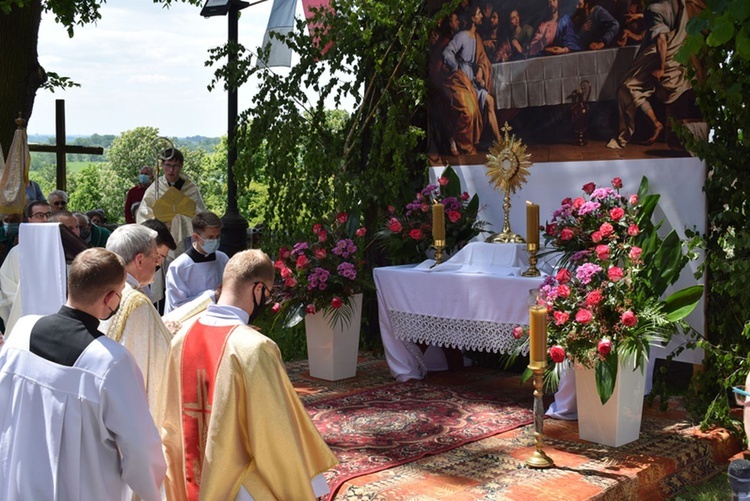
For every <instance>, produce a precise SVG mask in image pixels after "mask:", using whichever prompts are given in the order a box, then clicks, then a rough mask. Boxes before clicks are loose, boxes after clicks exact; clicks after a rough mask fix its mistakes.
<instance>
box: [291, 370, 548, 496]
mask: <svg viewBox="0 0 750 501" xmlns="http://www.w3.org/2000/svg"><path fill="white" fill-rule="evenodd" d="M391 381H392V380H391ZM476 383H477V380H476V378H475V377H471V375H469V374H467V375H463V376H460V377H457V378H456V380H454V381H452V382H451V383H449V384H446V382H445V381H442V382H440V383H438V384H436V383H435V382H432V381H430V380H426V381H409V382H406V383H393V382H391V383H390V384H388V385H386V386H378V387H375V388H370V389H366V390H364V391H359V392H355V393H350V394H348V395H344V396H340V397H333V398H327V399H320V400H316V401H315V402H309V403H306V404H305V408H306V409H307V412H308V414H309V415H310V417H311V418H312V420H313V422H314V423H315V426H316V427H317V428H318V430H319V431H320V433H321V435H322V436H323V438H324V439H325V441H326V442H327V443H328V445H329V446H330V447H331V450H332V451H333V453H334V454H335V455H336V457H337V458H338V460H339V464H338V465H337V466H336V467H334V468H333V469H332V470H330V471H329V472H327V473H326V478H327V480H328V483H329V486H330V487H331V499H332V498H333V496H335V493H336V490H337V489H338V488H339V486H340V485H341V484H342V483H344V482H346V481H347V480H350V479H352V478H355V477H358V476H361V475H365V474H370V473H374V472H377V471H380V470H385V469H388V468H393V467H396V466H399V465H402V464H405V463H408V462H411V461H415V460H417V459H420V458H423V457H425V456H429V455H433V454H440V453H444V452H446V451H449V450H451V449H454V448H456V447H459V446H462V445H465V444H467V443H470V442H473V441H476V440H481V439H483V438H486V437H489V436H492V435H496V434H498V433H502V432H505V431H508V430H512V429H514V428H517V427H519V426H523V425H526V424H529V423H531V422H532V421H533V415H532V412H531V409H530V404H531V398H528V395H529V394H528V391H524V395H526V396H527V398H525V400H526V401H525V402H524V401H523V400H524V399H517V398H514V396H513V392H511V394H507V393H505V392H501V391H492V389H491V387H487V386H486V385H485V387H482V385H477V384H476ZM495 389H497V388H495ZM517 394H518V393H516V395H517ZM303 400H304V399H303ZM519 400H520V401H521V403H519Z"/></svg>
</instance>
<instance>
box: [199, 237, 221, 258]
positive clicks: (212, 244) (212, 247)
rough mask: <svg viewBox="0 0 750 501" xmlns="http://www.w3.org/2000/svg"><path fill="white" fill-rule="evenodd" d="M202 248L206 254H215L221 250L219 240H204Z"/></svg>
mask: <svg viewBox="0 0 750 501" xmlns="http://www.w3.org/2000/svg"><path fill="white" fill-rule="evenodd" d="M201 247H203V252H205V253H206V254H213V253H214V252H216V251H217V250H219V239H218V238H205V239H203V243H202V244H201Z"/></svg>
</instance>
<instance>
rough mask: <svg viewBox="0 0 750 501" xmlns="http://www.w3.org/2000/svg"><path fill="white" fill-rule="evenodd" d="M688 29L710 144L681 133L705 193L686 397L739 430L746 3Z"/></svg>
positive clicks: (743, 342) (747, 148)
mask: <svg viewBox="0 0 750 501" xmlns="http://www.w3.org/2000/svg"><path fill="white" fill-rule="evenodd" d="M708 4H709V7H708V8H706V9H705V10H704V11H703V12H702V13H701V14H700V16H698V17H696V18H694V19H692V20H691V21H690V23H689V24H688V33H689V37H688V39H687V41H686V43H685V45H684V46H683V47H682V49H681V50H680V52H679V53H678V57H679V58H680V59H681V60H682V61H683V62H688V61H697V62H698V64H697V65H696V64H693V65H692V66H690V68H691V72H692V76H693V77H694V79H693V88H694V89H695V92H696V102H697V103H698V105H699V107H700V109H701V112H702V114H703V116H704V117H705V119H706V121H707V122H708V124H709V127H710V130H711V135H710V139H709V140H708V141H698V140H696V139H695V138H694V137H692V136H691V135H690V134H687V133H684V132H683V134H682V136H683V138H685V139H686V140H687V143H688V147H689V149H690V150H691V151H694V152H695V153H696V155H697V156H699V157H700V158H701V159H703V160H705V161H706V163H707V165H708V167H709V175H708V177H707V179H706V184H705V188H704V189H705V192H706V196H707V200H708V216H707V224H706V227H707V228H708V229H707V233H706V235H705V245H706V249H705V252H706V259H705V264H704V266H705V271H706V283H707V286H708V287H707V291H708V293H707V303H708V304H707V308H706V319H707V331H706V339H705V340H702V341H701V342H700V345H701V346H702V347H703V348H704V349H705V350H706V357H705V372H704V373H703V374H701V375H699V376H698V377H696V378H695V380H694V382H695V384H696V387H697V388H699V391H698V392H697V397H698V398H695V399H691V401H690V402H691V405H692V408H693V410H694V411H695V412H696V414H698V415H700V416H703V425H704V426H707V425H711V424H718V425H721V426H725V427H728V428H735V429H736V430H738V429H740V425H739V422H738V421H737V420H736V419H734V418H732V416H731V414H730V407H731V403H730V400H729V398H728V396H729V395H731V386H737V385H740V386H744V383H745V376H746V375H747V373H748V371H749V370H750V361H749V360H748V353H749V352H750V289H748V288H747V287H746V286H745V283H744V281H745V280H746V277H747V275H748V273H750V219H748V217H747V215H748V212H749V211H750V205H749V203H748V198H747V194H748V193H750V177H748V176H747V173H746V170H747V167H746V159H747V158H750V136H749V135H748V132H749V131H750V109H748V107H747V106H746V105H745V102H744V101H745V96H747V95H750V2H748V1H747V0H714V1H709V2H708Z"/></svg>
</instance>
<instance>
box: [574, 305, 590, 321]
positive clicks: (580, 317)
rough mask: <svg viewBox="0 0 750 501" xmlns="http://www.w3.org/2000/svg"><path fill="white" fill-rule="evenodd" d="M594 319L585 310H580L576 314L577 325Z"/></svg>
mask: <svg viewBox="0 0 750 501" xmlns="http://www.w3.org/2000/svg"><path fill="white" fill-rule="evenodd" d="M593 319H594V315H592V313H591V312H590V311H589V310H587V309H586V308H581V309H580V310H578V311H577V312H576V322H578V323H579V324H587V323H589V322H591V321H592V320H593Z"/></svg>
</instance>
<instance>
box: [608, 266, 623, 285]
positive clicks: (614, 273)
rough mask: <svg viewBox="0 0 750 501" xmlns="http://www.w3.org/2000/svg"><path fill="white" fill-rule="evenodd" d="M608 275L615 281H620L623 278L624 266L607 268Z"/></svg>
mask: <svg viewBox="0 0 750 501" xmlns="http://www.w3.org/2000/svg"><path fill="white" fill-rule="evenodd" d="M607 276H608V277H609V279H610V280H611V281H613V282H619V281H620V280H622V268H619V267H617V266H613V267H611V268H610V269H608V270H607Z"/></svg>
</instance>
